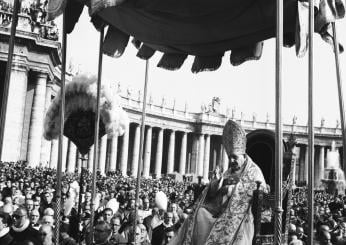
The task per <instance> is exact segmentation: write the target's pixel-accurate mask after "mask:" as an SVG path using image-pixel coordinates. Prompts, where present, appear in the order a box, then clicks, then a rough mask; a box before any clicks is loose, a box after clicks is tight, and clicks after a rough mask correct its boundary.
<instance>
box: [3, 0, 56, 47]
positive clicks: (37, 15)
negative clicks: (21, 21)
mask: <svg viewBox="0 0 346 245" xmlns="http://www.w3.org/2000/svg"><path fill="white" fill-rule="evenodd" d="M47 4H48V1H47V0H44V1H38V0H24V1H21V8H20V14H24V15H26V16H28V17H29V18H30V25H31V31H32V32H35V33H38V34H39V35H40V37H41V38H44V39H49V40H53V41H57V40H58V39H59V32H58V28H57V25H56V24H55V22H54V21H47ZM12 13H13V0H12V1H11V0H0V26H8V25H9V24H10V23H11V22H12Z"/></svg>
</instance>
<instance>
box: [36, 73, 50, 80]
mask: <svg viewBox="0 0 346 245" xmlns="http://www.w3.org/2000/svg"><path fill="white" fill-rule="evenodd" d="M35 76H36V78H43V79H48V73H46V72H35Z"/></svg>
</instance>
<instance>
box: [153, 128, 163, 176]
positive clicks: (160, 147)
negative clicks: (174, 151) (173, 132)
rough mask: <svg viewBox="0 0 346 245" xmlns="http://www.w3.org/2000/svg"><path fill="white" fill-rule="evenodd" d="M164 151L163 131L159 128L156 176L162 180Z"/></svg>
mask: <svg viewBox="0 0 346 245" xmlns="http://www.w3.org/2000/svg"><path fill="white" fill-rule="evenodd" d="M162 150H163V129H162V128H159V132H158V136H157V147H156V157H155V175H156V178H161V169H162Z"/></svg>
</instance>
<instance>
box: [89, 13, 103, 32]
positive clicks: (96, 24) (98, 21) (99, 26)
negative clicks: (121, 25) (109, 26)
mask: <svg viewBox="0 0 346 245" xmlns="http://www.w3.org/2000/svg"><path fill="white" fill-rule="evenodd" d="M91 22H92V23H93V25H94V27H95V28H96V30H98V31H100V30H101V29H102V28H104V27H105V26H106V23H105V22H104V21H103V19H101V17H99V16H98V15H93V16H92V17H91Z"/></svg>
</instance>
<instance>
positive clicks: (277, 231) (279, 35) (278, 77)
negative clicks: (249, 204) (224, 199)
mask: <svg viewBox="0 0 346 245" xmlns="http://www.w3.org/2000/svg"><path fill="white" fill-rule="evenodd" d="M282 46H283V0H277V1H276V64H275V65H276V69H275V91H276V95H275V96H276V97H275V163H276V164H275V167H276V168H275V227H274V244H281V241H282V238H281V233H282V211H283V210H282V168H283V164H282V162H283V152H282V147H283V146H282V116H281V115H282V103H281V101H282Z"/></svg>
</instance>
